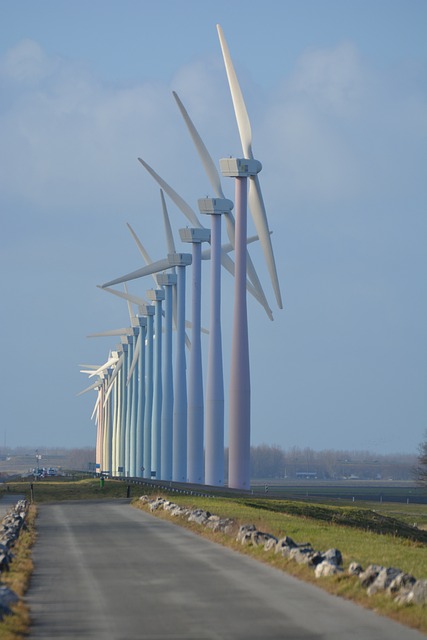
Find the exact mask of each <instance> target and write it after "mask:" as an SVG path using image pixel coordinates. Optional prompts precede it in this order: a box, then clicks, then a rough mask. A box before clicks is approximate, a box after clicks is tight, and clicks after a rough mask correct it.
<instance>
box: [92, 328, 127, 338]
mask: <svg viewBox="0 0 427 640" xmlns="http://www.w3.org/2000/svg"><path fill="white" fill-rule="evenodd" d="M130 331H131V330H130V329H129V327H127V328H123V329H109V330H108V331H102V332H100V333H90V334H89V335H88V336H86V338H103V337H106V336H125V335H128V334H129V333H130Z"/></svg>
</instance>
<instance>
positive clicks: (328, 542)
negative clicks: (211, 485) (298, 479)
mask: <svg viewBox="0 0 427 640" xmlns="http://www.w3.org/2000/svg"><path fill="white" fill-rule="evenodd" d="M156 495H158V493H156ZM159 495H160V494H159ZM163 497H165V498H167V499H170V500H172V501H173V502H176V503H177V504H180V505H182V506H185V507H189V508H199V509H205V510H207V511H210V512H211V513H214V514H216V515H219V516H221V517H224V518H233V519H234V520H235V521H236V525H237V526H239V525H240V524H247V523H252V524H255V525H256V527H257V528H258V529H259V530H261V531H265V532H268V533H272V534H273V535H275V536H276V537H278V538H280V537H283V536H285V535H288V536H290V537H291V538H293V539H294V540H295V541H296V542H310V543H311V544H312V545H313V548H314V549H317V550H320V551H326V550H327V549H329V548H331V547H336V548H338V549H340V551H341V553H342V554H343V559H344V570H345V569H347V567H348V565H349V564H350V562H352V561H356V562H360V564H362V566H363V567H365V568H366V567H367V566H368V565H369V564H381V565H383V566H393V567H398V568H399V569H401V570H402V571H406V572H408V573H412V574H413V575H414V576H415V577H417V578H423V577H427V554H426V545H425V543H423V542H421V541H413V540H410V539H408V538H406V537H402V536H399V535H397V534H396V532H395V531H394V533H376V532H374V531H372V530H368V529H369V523H370V517H368V510H366V514H365V516H366V518H368V520H367V522H366V521H364V519H363V517H362V514H361V513H360V511H361V510H360V509H355V511H357V512H358V514H357V517H356V515H355V514H349V513H348V511H347V512H346V513H344V515H343V516H342V518H341V519H339V518H335V520H333V521H332V522H328V521H327V519H326V518H325V513H324V511H323V510H319V505H318V504H316V505H312V508H311V509H310V505H309V504H307V503H301V504H299V503H297V502H287V501H281V505H280V509H279V507H278V504H277V501H269V500H265V501H264V500H263V501H261V502H262V503H263V506H262V508H260V506H259V504H256V505H254V504H253V501H251V500H249V499H236V500H234V499H227V498H198V497H194V496H191V497H190V496H180V495H176V494H172V495H168V494H164V496H163ZM133 505H134V506H136V507H137V508H142V509H147V507H144V505H143V504H141V503H140V502H139V501H138V500H135V501H133ZM269 507H271V508H269ZM299 508H300V509H299ZM337 509H338V508H337V507H334V512H336V510H337ZM346 509H347V510H348V509H351V508H350V507H347V508H346ZM302 512H303V513H302ZM155 515H156V516H158V517H162V518H165V519H169V520H171V521H173V522H175V523H177V524H179V525H181V526H185V527H187V528H189V529H191V530H192V531H194V532H196V533H198V534H199V535H202V536H204V537H207V538H209V539H210V540H213V541H215V542H218V543H220V544H223V545H225V546H227V547H229V548H232V549H234V550H235V551H238V552H239V553H244V554H247V555H249V556H252V557H253V558H255V559H257V560H259V561H262V562H265V563H268V564H270V565H272V566H274V567H276V568H277V569H280V570H282V571H285V572H287V573H289V574H292V575H293V576H295V577H297V578H299V579H301V580H305V581H308V582H312V583H314V584H316V585H317V586H318V587H320V588H323V589H325V590H326V591H328V592H330V593H333V594H335V595H337V596H340V597H343V598H346V599H349V600H352V601H354V602H356V603H358V604H360V605H362V606H364V607H366V608H369V609H374V610H375V611H376V612H377V613H379V614H381V615H385V616H388V617H391V618H393V619H394V620H396V621H398V622H400V623H402V624H405V625H407V626H410V627H413V628H415V629H418V630H420V631H423V632H427V608H426V607H420V606H415V605H405V606H400V605H397V604H396V603H394V602H393V599H392V598H390V597H388V596H386V595H384V594H377V595H374V596H368V595H367V593H366V589H363V588H362V587H361V586H360V583H359V580H358V579H357V578H354V577H351V576H348V575H347V574H346V573H345V572H344V574H342V575H339V576H332V577H329V578H320V579H316V577H315V575H314V572H313V570H312V569H310V568H309V567H307V566H305V565H298V564H297V563H295V562H294V561H292V560H289V559H287V558H283V557H281V556H280V555H275V554H274V551H269V552H265V551H264V549H263V548H260V547H252V546H242V545H241V544H240V543H237V542H236V540H235V535H232V536H226V535H224V534H223V533H214V532H212V531H211V530H209V529H206V528H205V527H203V526H201V525H197V524H195V523H189V522H187V521H186V520H185V519H184V518H175V517H172V516H170V515H169V514H168V512H166V511H163V510H158V511H156V512H155ZM319 516H320V517H319ZM346 517H350V518H351V519H353V518H355V519H356V520H357V521H358V523H359V527H356V526H355V525H354V523H353V524H351V525H350V526H349V525H348V524H347V525H346V524H342V522H343V521H345V519H346ZM393 524H395V523H394V521H393ZM383 525H384V521H383V520H381V526H383ZM236 529H237V527H236ZM402 531H404V532H405V531H406V529H405V527H403V529H402Z"/></svg>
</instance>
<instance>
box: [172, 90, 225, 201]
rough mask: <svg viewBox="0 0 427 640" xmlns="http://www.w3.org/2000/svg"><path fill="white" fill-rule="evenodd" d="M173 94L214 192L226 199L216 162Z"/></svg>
mask: <svg viewBox="0 0 427 640" xmlns="http://www.w3.org/2000/svg"><path fill="white" fill-rule="evenodd" d="M172 94H173V97H174V98H175V100H176V103H177V105H178V108H179V110H180V111H181V114H182V117H183V118H184V121H185V124H186V125H187V128H188V130H189V132H190V135H191V137H192V139H193V142H194V145H195V147H196V149H197V152H198V154H199V156H200V159H201V161H202V163H203V166H204V168H205V171H206V174H207V176H208V178H209V180H210V183H211V185H212V188H213V190H214V191H215V193H216V195H217V197H218V198H225V195H224V193H223V191H222V187H221V179H220V177H219V173H218V170H217V168H216V166H215V163H214V161H213V160H212V157H211V155H210V154H209V151H208V150H207V148H206V146H205V143H204V142H203V140H202V139H201V137H200V135H199V133H198V131H197V129H196V127H195V126H194V124H193V121H192V120H191V118H190V116H189V115H188V112H187V110H186V108H185V107H184V105H183V104H182V102H181V100H180V99H179V96H178V94H177V93H176V92H175V91H172Z"/></svg>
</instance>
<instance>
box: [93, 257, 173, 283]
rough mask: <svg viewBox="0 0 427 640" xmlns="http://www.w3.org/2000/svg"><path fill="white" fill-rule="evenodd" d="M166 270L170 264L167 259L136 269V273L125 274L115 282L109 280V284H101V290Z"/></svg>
mask: <svg viewBox="0 0 427 640" xmlns="http://www.w3.org/2000/svg"><path fill="white" fill-rule="evenodd" d="M166 269H170V264H169V261H168V260H167V258H166V259H164V260H158V261H157V262H153V263H152V264H149V265H147V266H146V267H142V269H137V270H136V271H132V272H131V273H127V274H126V275H124V276H120V278H116V279H115V280H110V282H106V283H105V284H102V285H101V288H102V289H105V288H106V287H111V286H112V285H114V284H121V283H122V282H129V280H136V279H137V278H143V277H144V276H151V274H153V273H159V271H165V270H166Z"/></svg>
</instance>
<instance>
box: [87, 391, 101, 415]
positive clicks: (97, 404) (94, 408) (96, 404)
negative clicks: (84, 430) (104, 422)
mask: <svg viewBox="0 0 427 640" xmlns="http://www.w3.org/2000/svg"><path fill="white" fill-rule="evenodd" d="M100 399H101V396H100V394H99V393H98V396H97V398H96V402H95V406H94V407H93V411H92V415H91V416H90V419H91V420H93V416H94V415H95V413H96V411H97V409H98V406H99V401H100Z"/></svg>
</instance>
